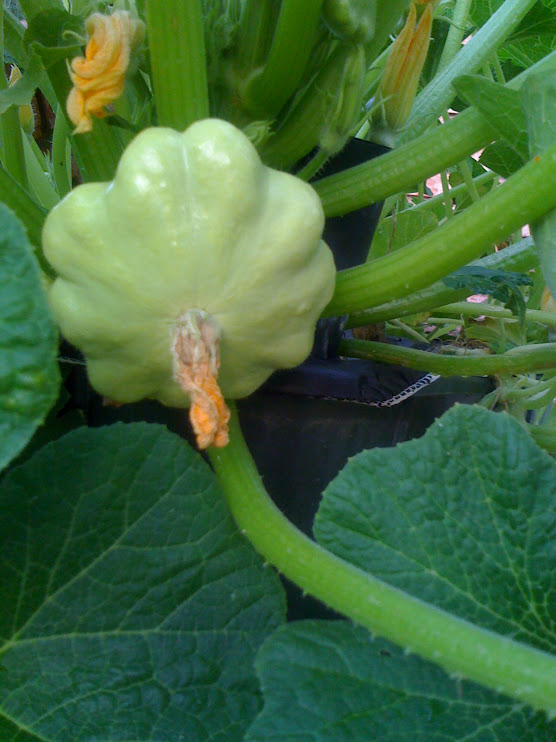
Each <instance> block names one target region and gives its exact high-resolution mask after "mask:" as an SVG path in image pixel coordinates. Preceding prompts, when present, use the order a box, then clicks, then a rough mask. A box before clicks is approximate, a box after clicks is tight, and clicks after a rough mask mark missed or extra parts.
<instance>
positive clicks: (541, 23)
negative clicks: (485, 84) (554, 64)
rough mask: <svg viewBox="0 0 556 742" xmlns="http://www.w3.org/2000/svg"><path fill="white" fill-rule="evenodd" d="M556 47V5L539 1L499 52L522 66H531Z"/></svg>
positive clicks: (501, 57)
mask: <svg viewBox="0 0 556 742" xmlns="http://www.w3.org/2000/svg"><path fill="white" fill-rule="evenodd" d="M554 49H556V7H555V6H554V5H552V6H551V7H550V6H549V4H548V3H539V2H537V4H536V5H535V6H534V7H533V8H532V9H531V10H530V11H529V13H527V15H526V16H525V18H524V19H523V20H522V22H521V23H520V24H519V26H518V27H517V28H516V30H515V31H514V32H513V34H512V35H511V36H510V38H509V39H508V41H507V42H506V43H505V44H504V46H503V47H502V49H501V50H500V52H499V55H500V59H502V60H505V59H509V60H511V61H512V62H514V63H515V64H517V65H519V66H520V67H525V68H527V67H530V66H531V65H533V64H535V63H536V62H538V61H539V60H541V59H542V58H543V57H546V56H547V55H548V54H550V53H551V52H552V51H554Z"/></svg>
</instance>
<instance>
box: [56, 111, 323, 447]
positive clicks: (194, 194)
mask: <svg viewBox="0 0 556 742" xmlns="http://www.w3.org/2000/svg"><path fill="white" fill-rule="evenodd" d="M323 227H324V215H323V211H322V206H321V202H320V200H319V198H318V196H317V194H316V193H315V191H314V190H313V189H312V187H311V186H310V185H308V184H307V183H305V182H303V181H302V180H300V179H299V178H296V177H294V176H293V175H289V174H288V173H284V172H279V171H277V170H272V169H271V168H269V167H266V166H265V165H263V163H262V162H261V160H260V157H259V155H258V153H257V151H256V149H255V148H254V147H253V145H252V144H251V142H250V141H249V139H248V138H247V137H246V136H245V135H244V134H243V133H242V132H241V131H239V130H238V129H236V128H235V127H234V126H232V124H230V123H228V122H226V121H221V120H218V119H207V120H204V121H197V122H196V123H194V124H192V125H191V126H190V127H189V128H188V129H186V131H185V132H182V133H180V132H177V131H174V130H173V129H166V128H162V127H157V128H152V129H146V130H144V131H143V132H141V133H140V134H139V135H138V136H137V137H135V139H133V141H132V142H131V143H130V144H129V145H128V147H127V148H126V150H125V152H124V154H123V155H122V158H121V160H120V162H119V164H118V168H117V171H116V175H115V178H114V180H113V181H112V182H110V183H86V184H84V185H80V186H78V187H77V188H75V189H74V190H73V191H71V193H69V194H68V195H67V196H66V197H65V198H64V199H63V200H62V201H61V202H60V203H59V204H58V205H57V206H55V207H54V209H52V211H51V212H50V213H49V215H48V217H47V219H46V223H45V226H44V230H43V247H44V254H45V256H46V258H47V260H48V261H49V262H50V263H51V265H52V266H53V268H54V269H55V271H56V274H57V278H56V280H55V281H54V283H53V284H52V286H51V287H50V288H49V290H48V298H49V304H50V307H51V309H52V312H53V314H54V317H55V318H56V320H57V322H58V324H59V326H60V329H61V331H62V334H63V335H64V336H65V337H66V338H67V339H68V340H69V341H70V342H71V343H73V345H75V346H76V347H77V348H79V349H80V350H81V351H82V352H83V354H84V356H85V358H86V361H87V370H88V374H89V379H90V381H91V384H92V386H93V387H94V388H95V389H96V390H97V391H98V392H99V393H100V394H102V395H104V396H105V397H108V398H110V399H112V400H115V401H117V402H121V403H125V402H134V401H137V400H140V399H144V398H151V399H157V400H159V401H160V402H162V403H163V404H166V405H168V406H171V407H182V408H186V407H189V417H190V420H191V423H192V426H193V429H194V431H195V433H196V436H197V444H198V446H199V447H200V448H206V447H207V446H210V445H212V446H217V447H219V446H220V447H221V446H224V445H226V443H227V441H228V419H229V410H228V408H227V406H226V403H225V401H224V400H225V399H226V398H228V399H238V398H240V397H245V396H247V395H248V394H251V393H252V392H254V391H255V390H256V389H257V388H258V387H259V386H260V385H261V384H262V383H263V382H264V381H265V380H266V379H267V378H268V377H269V376H270V374H271V373H272V372H273V371H275V370H276V369H279V368H291V367H293V366H297V365H298V364H300V363H301V362H302V361H303V360H305V358H306V357H307V356H308V355H309V353H310V351H311V348H312V345H313V335H314V330H315V325H316V322H317V319H318V317H319V315H320V313H321V312H322V310H323V309H324V307H325V306H326V304H327V303H328V302H329V301H330V298H331V297H332V293H333V291H334V284H335V276H336V271H335V267H334V260H333V257H332V253H331V252H330V250H329V248H328V246H327V245H326V244H325V243H324V242H323V241H322V239H321V236H322V230H323Z"/></svg>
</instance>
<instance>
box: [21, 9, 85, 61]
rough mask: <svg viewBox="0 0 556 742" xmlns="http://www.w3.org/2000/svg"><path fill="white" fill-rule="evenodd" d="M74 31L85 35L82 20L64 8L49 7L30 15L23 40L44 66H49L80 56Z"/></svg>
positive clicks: (80, 49)
mask: <svg viewBox="0 0 556 742" xmlns="http://www.w3.org/2000/svg"><path fill="white" fill-rule="evenodd" d="M76 34H77V37H78V36H79V35H81V36H83V37H84V36H85V26H84V21H83V19H82V18H79V17H78V16H74V15H71V13H68V12H67V11H65V10H54V9H52V10H45V11H43V12H42V13H37V14H35V15H34V16H33V18H32V20H31V21H30V22H29V25H28V27H27V31H26V32H25V36H24V38H23V41H24V43H25V45H26V46H27V48H29V49H32V50H33V51H34V52H36V54H38V55H39V56H40V58H41V60H42V62H43V64H44V67H45V69H49V68H50V67H51V66H52V65H54V64H56V63H57V62H60V61H63V60H64V59H67V58H68V57H74V56H77V55H78V56H81V55H82V48H81V44H80V42H79V40H78V38H77V37H76Z"/></svg>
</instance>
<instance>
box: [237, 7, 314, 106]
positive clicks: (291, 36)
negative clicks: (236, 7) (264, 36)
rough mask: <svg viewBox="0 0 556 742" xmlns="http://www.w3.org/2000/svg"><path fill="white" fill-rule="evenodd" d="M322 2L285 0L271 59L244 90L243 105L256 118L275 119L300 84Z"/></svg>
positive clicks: (271, 50) (312, 42)
mask: <svg viewBox="0 0 556 742" xmlns="http://www.w3.org/2000/svg"><path fill="white" fill-rule="evenodd" d="M322 3H323V0H304V2H303V3H300V2H298V0H282V3H281V6H280V14H279V16H278V21H277V24H276V29H275V31H274V37H273V39H272V45H271V47H270V51H269V53H268V58H267V59H266V61H265V63H264V65H263V67H262V68H261V70H260V72H259V73H258V74H254V76H253V78H252V79H251V80H250V81H249V83H248V84H247V85H246V88H245V91H244V98H245V101H244V102H245V104H246V106H247V108H249V110H250V111H251V112H252V113H254V114H255V115H256V116H259V117H260V118H271V117H273V116H275V115H276V114H277V113H278V112H279V111H280V109H281V108H282V106H283V105H284V104H285V103H286V101H287V100H288V98H289V97H290V96H291V95H292V93H293V92H294V91H295V89H296V88H297V86H298V85H299V82H300V80H301V78H302V76H303V73H304V72H305V68H306V66H307V62H308V61H309V58H310V56H311V52H312V50H313V44H314V41H315V37H316V34H317V29H318V24H319V21H320V11H321V6H322Z"/></svg>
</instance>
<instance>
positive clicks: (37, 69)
mask: <svg viewBox="0 0 556 742" xmlns="http://www.w3.org/2000/svg"><path fill="white" fill-rule="evenodd" d="M43 74H44V67H43V64H42V61H41V59H40V57H39V56H38V55H37V54H32V55H31V57H30V61H29V65H28V67H27V69H26V70H25V71H24V73H23V76H22V78H21V80H18V81H17V82H16V83H15V84H14V85H12V86H11V87H10V88H6V89H5V90H2V91H0V114H2V113H4V111H7V110H8V108H9V107H10V106H24V105H28V104H29V103H31V100H32V98H33V96H34V94H35V90H36V89H37V88H38V87H39V85H40V83H41V79H42V76H43Z"/></svg>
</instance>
